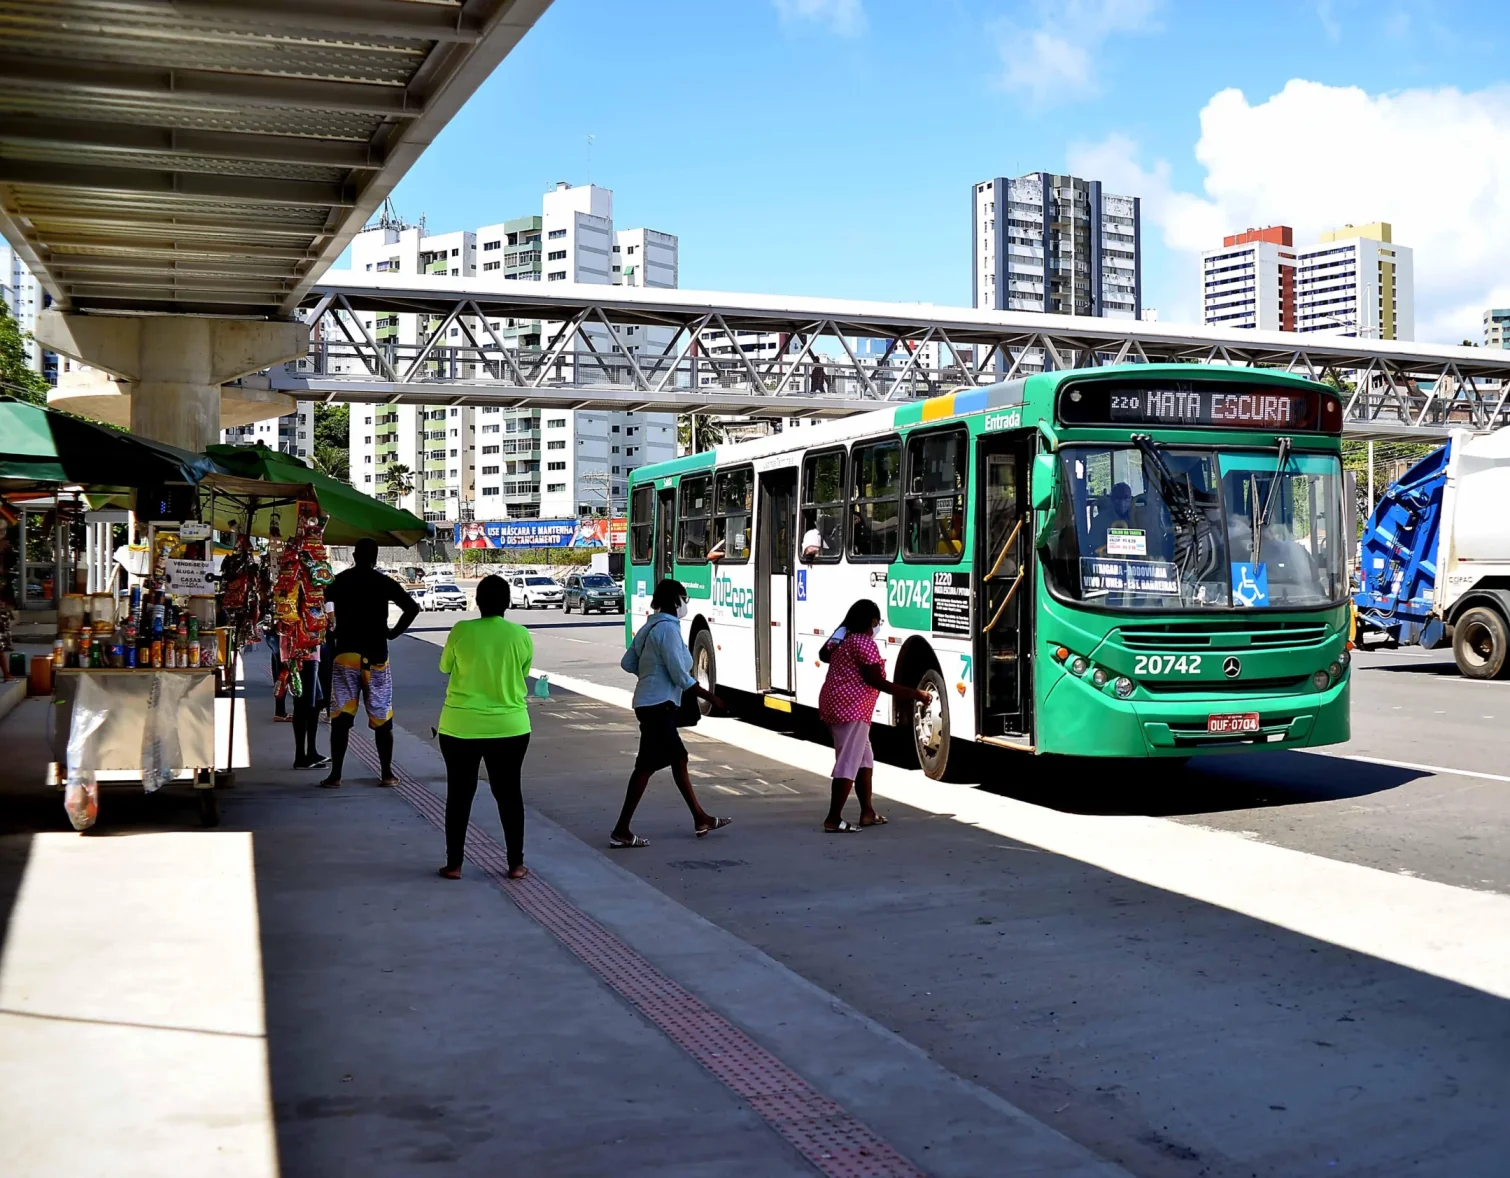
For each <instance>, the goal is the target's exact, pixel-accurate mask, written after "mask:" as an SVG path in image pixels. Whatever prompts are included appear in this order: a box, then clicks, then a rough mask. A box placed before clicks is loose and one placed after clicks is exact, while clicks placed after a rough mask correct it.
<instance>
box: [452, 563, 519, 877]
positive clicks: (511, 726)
mask: <svg viewBox="0 0 1510 1178" xmlns="http://www.w3.org/2000/svg"><path fill="white" fill-rule="evenodd" d="M508 608H509V586H508V582H507V581H505V580H504V579H503V578H502V577H496V576H495V577H484V578H483V579H482V581H481V583H480V584H479V585H478V586H477V609H478V611H479V612H480V613H481V614H482V617H480V618H477V619H475V620H474V621H469V622H457V623H456V625H454V626H452V627H451V636H450V637H449V638H447V639H446V648H445V650H443V651H441V655H440V669H441V671H442V672H444V673H445V674H447V675H449V676H450V677H451V681H450V683H449V684H448V685H447V687H446V703H445V706H444V707H443V708H441V710H440V751H441V754H442V755H443V756H444V757H445V758H446V865H445V866H444V867H442V868H441V869H440V874H441V875H442V876H444V877H445V878H446V879H460V878H461V861H462V858H463V857H464V855H465V851H466V844H467V824H468V823H469V822H470V821H471V819H472V799H473V798H474V797H475V796H476V794H477V766H478V762H479V761H486V762H487V763H488V782H489V784H490V785H491V786H492V787H493V797H494V799H495V800H496V801H497V802H498V817H499V819H500V820H501V821H502V823H503V839H504V843H505V845H506V846H507V847H508V855H509V878H510V879H523V878H524V877H525V876H526V875H528V874H529V869H528V868H527V867H525V865H524V797H523V795H522V794H521V793H520V782H519V776H520V771H521V769H522V768H523V767H524V754H525V751H526V750H527V749H528V748H529V744H530V715H529V712H528V710H527V709H526V707H525V701H526V700H527V698H528V687H527V686H526V684H525V676H526V675H527V674H529V669H530V663H531V662H532V661H533V660H534V657H535V643H534V640H533V639H532V638H531V637H530V632H529V631H528V630H526V629H525V628H524V627H523V626H520V625H516V624H515V623H513V622H510V621H506V620H505V619H504V616H503V613H504V611H505V610H506V609H508Z"/></svg>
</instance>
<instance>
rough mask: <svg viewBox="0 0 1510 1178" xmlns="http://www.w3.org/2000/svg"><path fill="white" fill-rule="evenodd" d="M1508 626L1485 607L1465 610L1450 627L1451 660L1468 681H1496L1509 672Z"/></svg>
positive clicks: (1509, 640)
mask: <svg viewBox="0 0 1510 1178" xmlns="http://www.w3.org/2000/svg"><path fill="white" fill-rule="evenodd" d="M1507 655H1510V626H1506V624H1505V619H1504V618H1503V617H1501V616H1500V615H1499V614H1498V613H1497V612H1495V611H1494V610H1492V609H1489V608H1487V607H1485V606H1478V607H1476V608H1474V609H1471V610H1469V611H1467V612H1466V613H1465V614H1464V615H1463V616H1462V617H1460V618H1459V619H1458V620H1457V622H1456V623H1454V624H1453V627H1452V657H1453V659H1454V660H1455V661H1456V662H1457V664H1458V670H1459V671H1461V672H1463V674H1464V675H1466V676H1467V677H1468V678H1470V679H1499V678H1501V677H1502V676H1503V675H1504V674H1505V672H1506V670H1510V665H1507V664H1510V659H1507Z"/></svg>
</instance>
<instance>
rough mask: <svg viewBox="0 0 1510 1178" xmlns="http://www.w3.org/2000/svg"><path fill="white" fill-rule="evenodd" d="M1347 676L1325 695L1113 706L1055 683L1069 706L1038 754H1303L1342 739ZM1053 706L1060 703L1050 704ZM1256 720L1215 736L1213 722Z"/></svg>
mask: <svg viewBox="0 0 1510 1178" xmlns="http://www.w3.org/2000/svg"><path fill="white" fill-rule="evenodd" d="M1351 680H1352V676H1351V674H1348V675H1345V676H1344V677H1343V679H1342V681H1341V682H1339V683H1337V684H1335V685H1334V686H1332V687H1329V688H1327V690H1325V691H1313V692H1307V693H1305V694H1299V693H1297V694H1293V695H1271V696H1251V697H1239V698H1236V699H1234V698H1232V697H1231V696H1229V697H1227V698H1225V699H1205V700H1194V699H1192V700H1181V701H1179V702H1178V703H1176V702H1174V701H1171V700H1163V699H1155V700H1125V701H1124V700H1118V699H1114V698H1111V697H1109V696H1108V695H1106V694H1105V693H1103V692H1099V691H1092V690H1090V689H1089V687H1088V685H1086V684H1083V683H1081V682H1080V681H1078V680H1074V679H1069V680H1068V681H1061V682H1060V683H1059V684H1056V685H1055V686H1056V689H1058V688H1068V689H1070V690H1072V691H1074V690H1075V689H1076V688H1079V689H1080V691H1077V692H1076V695H1077V697H1079V696H1080V695H1081V692H1083V693H1084V696H1083V698H1078V699H1077V706H1076V707H1075V708H1073V709H1069V710H1068V714H1066V713H1065V712H1063V711H1059V710H1058V709H1051V710H1053V711H1055V712H1056V713H1057V714H1058V715H1059V716H1060V717H1061V718H1062V719H1064V720H1065V721H1067V722H1066V723H1064V725H1063V726H1062V728H1061V730H1060V731H1058V732H1052V733H1050V732H1042V733H1041V739H1040V742H1039V751H1040V752H1048V753H1068V754H1071V755H1078V756H1105V757H1192V756H1196V755H1198V754H1199V755H1204V754H1207V753H1238V752H1252V751H1255V750H1257V749H1266V748H1267V749H1287V748H1311V747H1316V746H1319V745H1328V744H1339V743H1341V742H1343V741H1345V740H1347V739H1348V737H1349V735H1350V723H1349V715H1348V695H1349V687H1350V684H1351ZM1056 702H1057V703H1061V704H1062V702H1063V701H1056ZM1232 713H1239V714H1250V713H1256V714H1257V715H1258V725H1259V726H1258V730H1257V731H1254V732H1241V733H1215V732H1211V731H1209V730H1208V721H1209V719H1210V717H1212V716H1215V715H1227V714H1232Z"/></svg>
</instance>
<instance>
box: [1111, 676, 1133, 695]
mask: <svg viewBox="0 0 1510 1178" xmlns="http://www.w3.org/2000/svg"><path fill="white" fill-rule="evenodd" d="M1112 690H1113V691H1115V692H1116V693H1117V698H1118V699H1126V698H1127V697H1128V696H1130V695H1132V693H1133V681H1132V680H1131V679H1129V678H1128V677H1127V676H1126V675H1121V676H1118V678H1117V681H1116V682H1115V683H1114V684H1112Z"/></svg>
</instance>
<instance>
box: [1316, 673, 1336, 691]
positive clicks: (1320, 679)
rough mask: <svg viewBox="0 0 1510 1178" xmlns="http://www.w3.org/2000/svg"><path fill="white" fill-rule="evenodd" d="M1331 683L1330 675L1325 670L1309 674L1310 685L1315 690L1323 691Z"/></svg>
mask: <svg viewBox="0 0 1510 1178" xmlns="http://www.w3.org/2000/svg"><path fill="white" fill-rule="evenodd" d="M1331 685H1332V677H1331V676H1330V675H1328V674H1327V673H1326V672H1325V671H1317V672H1316V674H1314V675H1312V676H1311V686H1312V687H1314V688H1315V689H1316V690H1317V691H1325V690H1326V689H1327V688H1328V687H1330V686H1331Z"/></svg>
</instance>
